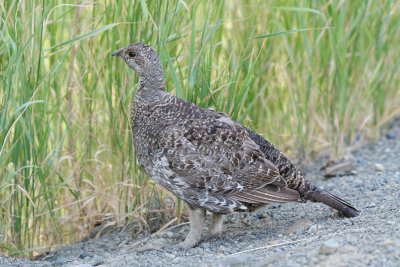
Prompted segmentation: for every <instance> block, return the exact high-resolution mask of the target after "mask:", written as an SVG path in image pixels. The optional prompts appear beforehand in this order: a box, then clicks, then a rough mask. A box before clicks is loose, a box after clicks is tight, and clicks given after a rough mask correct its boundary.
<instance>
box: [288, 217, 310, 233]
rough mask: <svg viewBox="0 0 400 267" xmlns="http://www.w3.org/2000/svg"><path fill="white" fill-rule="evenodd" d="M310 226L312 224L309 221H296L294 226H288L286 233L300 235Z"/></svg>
mask: <svg viewBox="0 0 400 267" xmlns="http://www.w3.org/2000/svg"><path fill="white" fill-rule="evenodd" d="M311 224H312V222H311V221H310V219H300V220H297V221H296V222H295V223H294V224H292V226H290V228H289V229H288V233H289V234H296V235H301V234H303V233H304V232H305V231H306V230H307V229H308V228H309V227H310V226H311Z"/></svg>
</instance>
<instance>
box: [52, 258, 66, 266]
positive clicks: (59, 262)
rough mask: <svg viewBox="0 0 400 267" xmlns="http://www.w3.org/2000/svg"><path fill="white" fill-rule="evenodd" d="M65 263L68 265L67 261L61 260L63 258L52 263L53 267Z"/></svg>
mask: <svg viewBox="0 0 400 267" xmlns="http://www.w3.org/2000/svg"><path fill="white" fill-rule="evenodd" d="M67 263H68V260H66V259H63V258H60V259H57V260H55V261H54V262H53V265H54V266H63V265H65V264H67Z"/></svg>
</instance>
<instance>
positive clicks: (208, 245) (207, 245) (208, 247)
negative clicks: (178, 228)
mask: <svg viewBox="0 0 400 267" xmlns="http://www.w3.org/2000/svg"><path fill="white" fill-rule="evenodd" d="M210 246H211V245H210V243H208V242H203V243H201V244H200V247H201V248H204V249H210Z"/></svg>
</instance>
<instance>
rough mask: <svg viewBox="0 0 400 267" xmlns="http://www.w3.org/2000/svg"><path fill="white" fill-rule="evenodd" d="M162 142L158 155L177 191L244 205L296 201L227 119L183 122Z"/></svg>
mask: <svg viewBox="0 0 400 267" xmlns="http://www.w3.org/2000/svg"><path fill="white" fill-rule="evenodd" d="M165 138H166V140H164V141H163V142H160V143H162V144H164V145H163V146H164V147H163V154H164V156H165V157H166V159H167V161H168V165H169V168H170V170H171V171H172V172H173V173H174V174H175V175H176V176H178V177H179V180H180V183H182V186H186V187H187V188H190V189H191V190H196V189H199V190H204V189H206V190H207V191H209V192H210V193H213V194H219V195H229V196H232V197H233V198H235V199H237V200H239V201H244V202H248V203H260V202H261V203H266V202H288V201H296V200H297V199H298V193H297V192H296V191H294V190H290V189H287V188H286V182H285V181H284V180H283V179H281V177H280V175H279V171H278V169H277V168H276V166H275V165H274V164H273V163H272V162H271V161H269V160H267V159H266V158H265V156H264V154H263V153H262V152H261V151H260V149H259V147H258V145H257V144H256V143H254V141H253V140H251V138H250V137H249V135H248V133H247V131H246V130H245V129H244V128H243V127H242V126H241V125H239V124H237V123H235V122H233V121H232V120H230V119H229V118H228V117H225V116H220V117H211V116H207V117H205V118H196V119H189V120H185V122H182V123H181V124H178V125H175V126H173V127H171V128H170V129H168V131H167V135H166V136H165Z"/></svg>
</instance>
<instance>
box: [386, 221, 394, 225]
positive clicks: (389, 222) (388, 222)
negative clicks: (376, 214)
mask: <svg viewBox="0 0 400 267" xmlns="http://www.w3.org/2000/svg"><path fill="white" fill-rule="evenodd" d="M386 224H388V225H395V224H396V222H394V221H386Z"/></svg>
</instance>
